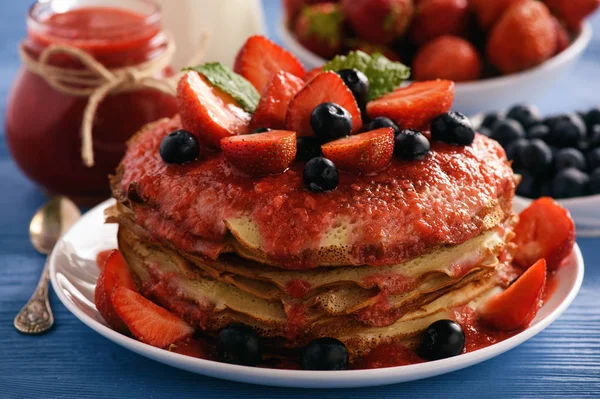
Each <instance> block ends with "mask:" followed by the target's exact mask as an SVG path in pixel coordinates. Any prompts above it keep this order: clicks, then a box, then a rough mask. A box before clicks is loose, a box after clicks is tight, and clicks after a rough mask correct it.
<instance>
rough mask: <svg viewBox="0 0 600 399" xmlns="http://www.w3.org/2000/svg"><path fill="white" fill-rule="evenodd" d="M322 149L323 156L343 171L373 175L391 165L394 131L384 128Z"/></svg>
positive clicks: (332, 143)
mask: <svg viewBox="0 0 600 399" xmlns="http://www.w3.org/2000/svg"><path fill="white" fill-rule="evenodd" d="M321 149H322V150H323V155H324V156H325V157H326V158H329V159H330V160H331V161H333V163H334V164H335V165H336V166H337V167H338V168H340V169H342V170H347V171H349V172H354V173H371V172H374V171H376V170H379V169H381V168H383V167H385V166H387V165H388V164H389V163H390V160H391V159H392V154H393V153H394V130H393V129H392V128H383V129H377V130H372V131H370V132H366V133H361V134H357V135H354V136H348V137H344V138H342V139H339V140H335V141H332V142H329V143H327V144H325V145H323V146H322V147H321Z"/></svg>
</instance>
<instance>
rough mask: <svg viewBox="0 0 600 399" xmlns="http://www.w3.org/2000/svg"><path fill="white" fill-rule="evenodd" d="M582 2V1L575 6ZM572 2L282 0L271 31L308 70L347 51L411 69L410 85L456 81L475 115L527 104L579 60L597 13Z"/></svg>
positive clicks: (458, 100) (461, 99) (458, 103)
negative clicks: (379, 56)
mask: <svg viewBox="0 0 600 399" xmlns="http://www.w3.org/2000/svg"><path fill="white" fill-rule="evenodd" d="M580 3H581V5H579V4H580ZM583 3H585V2H578V3H575V2H573V1H572V0H544V2H541V1H537V0H524V1H516V0H504V1H496V2H491V1H487V0H419V1H414V0H388V1H375V0H339V1H323V0H288V1H284V6H285V14H286V15H285V17H284V19H283V20H282V21H281V24H280V29H279V33H280V36H281V39H282V41H283V43H284V44H285V45H286V47H288V48H289V49H290V51H292V53H294V54H295V55H296V56H297V57H298V58H299V59H300V60H301V61H302V62H303V63H304V64H305V65H306V66H307V67H308V68H317V67H319V66H321V65H323V64H324V63H325V62H327V60H328V59H330V58H331V57H332V56H333V55H335V54H337V53H343V52H346V51H350V50H361V51H364V52H366V53H375V52H379V53H382V54H384V55H385V56H386V57H387V58H390V59H391V60H394V61H402V62H404V63H405V64H407V65H409V66H411V68H412V77H413V79H414V80H431V79H435V78H440V79H448V80H453V81H455V82H456V83H457V84H456V92H455V99H454V108H455V109H456V110H458V111H461V112H463V113H468V114H473V113H476V112H480V111H488V110H493V109H498V108H503V107H508V106H509V105H511V104H512V103H514V102H515V99H518V100H519V101H524V102H535V100H537V99H539V98H540V97H541V96H542V95H543V94H544V92H545V91H546V90H548V89H549V88H550V87H551V83H554V82H556V81H558V80H559V79H560V78H561V77H562V76H563V75H564V74H566V73H567V72H568V71H569V69H570V68H571V67H572V66H573V65H574V64H575V62H576V61H577V60H578V59H579V58H580V56H581V55H582V54H583V51H584V50H585V48H586V47H587V45H588V44H589V42H590V39H591V37H592V29H591V26H590V25H589V23H587V22H586V21H585V20H584V18H585V17H587V16H588V15H589V14H590V13H591V12H593V11H594V10H595V8H596V7H597V5H596V4H595V3H594V2H592V3H594V4H592V5H591V6H590V5H586V4H583Z"/></svg>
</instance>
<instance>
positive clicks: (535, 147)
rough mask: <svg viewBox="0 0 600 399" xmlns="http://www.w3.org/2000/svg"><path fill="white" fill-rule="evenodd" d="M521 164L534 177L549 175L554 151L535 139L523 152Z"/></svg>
mask: <svg viewBox="0 0 600 399" xmlns="http://www.w3.org/2000/svg"><path fill="white" fill-rule="evenodd" d="M521 162H522V163H523V166H524V167H525V168H526V169H527V171H528V172H529V173H531V174H532V175H534V176H538V175H542V174H544V173H548V171H549V168H550V167H551V165H552V150H551V149H550V147H549V146H548V144H546V143H544V142H543V141H542V140H540V139H534V140H531V141H530V142H529V144H528V145H527V146H526V147H524V148H523V149H522V151H521Z"/></svg>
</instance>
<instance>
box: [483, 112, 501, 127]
mask: <svg viewBox="0 0 600 399" xmlns="http://www.w3.org/2000/svg"><path fill="white" fill-rule="evenodd" d="M500 119H501V116H500V114H499V113H497V112H492V113H489V114H486V115H485V116H484V117H483V121H481V125H479V128H480V129H481V128H482V127H486V128H488V129H491V128H492V127H493V126H494V124H496V122H498V121H499V120H500Z"/></svg>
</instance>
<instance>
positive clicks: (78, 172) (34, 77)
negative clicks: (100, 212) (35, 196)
mask: <svg viewBox="0 0 600 399" xmlns="http://www.w3.org/2000/svg"><path fill="white" fill-rule="evenodd" d="M51 46H52V47H56V46H61V47H68V49H75V51H78V52H77V53H76V54H71V53H69V52H62V53H61V52H57V53H53V54H52V55H50V56H48V57H46V58H45V59H44V60H43V62H42V60H41V59H40V58H44V57H42V55H43V54H44V52H45V51H46V50H47V49H51V48H52V47H51ZM170 50H172V46H171V45H170V42H169V38H168V36H167V35H166V34H165V32H163V30H162V27H161V10H160V7H159V6H158V5H157V4H156V3H154V1H153V0H118V1H107V0H39V1H38V2H37V3H36V4H34V5H33V6H32V7H31V9H30V11H29V14H28V16H27V37H26V38H25V39H24V41H23V42H22V47H21V53H22V54H21V55H22V58H23V61H24V65H23V67H22V68H21V70H20V71H19V72H18V74H17V77H16V80H15V82H14V85H13V88H12V91H11V93H10V96H9V100H8V106H7V115H6V136H7V142H8V145H9V148H10V151H11V154H12V156H13V158H14V160H15V161H16V163H17V165H18V166H19V167H20V168H21V169H22V170H23V172H25V174H26V175H27V176H28V177H30V178H31V179H32V180H33V181H35V182H36V183H37V184H39V185H40V186H41V188H42V189H43V190H44V191H46V192H48V193H50V194H62V195H67V196H69V197H71V198H74V199H75V200H76V201H79V202H80V203H88V204H89V203H93V202H96V201H98V200H100V199H102V198H103V197H106V196H107V194H108V193H109V190H108V179H107V176H108V175H109V174H112V173H114V171H115V167H116V166H117V165H118V163H119V161H120V159H121V157H122V156H123V154H124V151H125V142H126V141H127V140H128V139H129V137H131V135H132V134H134V133H135V132H136V131H137V130H138V129H140V127H142V126H143V125H144V124H146V123H149V122H152V121H154V120H157V119H159V118H163V117H170V116H173V115H174V114H175V113H176V104H175V99H174V97H173V95H172V93H171V94H169V93H168V92H167V91H166V90H162V91H160V90H156V89H153V88H149V87H147V86H148V85H144V84H139V82H137V81H135V77H136V75H135V71H134V73H131V74H129V75H127V77H128V78H129V76H131V79H132V80H131V81H127V82H124V83H123V84H117V85H115V87H112V86H111V87H109V88H108V89H107V90H106V93H103V94H102V95H101V96H100V97H99V98H97V100H98V99H99V101H98V102H97V108H95V109H94V112H93V113H92V114H91V117H90V118H88V120H89V126H91V132H92V134H91V135H89V136H88V137H91V141H88V142H89V143H90V144H91V145H90V146H89V149H90V150H91V153H92V154H93V158H94V163H93V166H91V167H90V166H86V165H85V164H84V162H83V160H82V150H81V147H82V126H83V125H82V123H83V119H84V112H85V111H86V107H88V106H89V102H90V97H91V94H90V93H91V92H94V91H95V90H97V89H98V88H101V89H102V87H101V86H102V85H104V84H105V83H107V80H106V79H105V78H104V77H103V75H101V74H99V72H98V71H97V70H98V69H99V68H101V69H102V67H104V68H103V70H105V71H107V72H106V73H108V74H109V75H111V76H113V72H114V73H115V74H119V73H121V75H119V76H123V74H124V73H125V72H123V71H128V72H129V70H130V69H131V68H137V67H139V66H142V68H145V70H146V72H148V70H149V69H148V68H150V73H151V74H152V76H151V79H152V80H153V81H155V82H156V81H158V82H159V83H160V81H161V79H164V78H167V77H169V76H171V75H172V73H173V71H172V69H171V68H170V66H169V65H168V62H167V63H165V62H164V59H165V56H168V54H166V52H168V51H170ZM80 54H84V55H83V57H87V56H89V57H91V58H92V61H93V62H94V63H95V65H99V66H95V67H94V68H95V69H94V71H95V72H94V71H92V72H93V73H92V79H91V80H90V78H89V76H88V75H89V74H90V73H91V72H90V66H89V65H87V64H86V63H85V62H84V61H82V58H81V57H82V56H80ZM154 60H157V63H158V60H161V61H160V63H159V64H158V65H159V67H158V69H156V70H152V67H153V66H155V65H154V64H153V61H154ZM167 61H168V60H167ZM32 65H33V66H32ZM40 65H42V67H43V68H42V69H43V70H42V72H40V70H39V69H40ZM52 68H56V69H52ZM57 71H58V72H57ZM65 71H66V75H67V76H66V77H65V76H62V75H65ZM57 73H61V74H62V75H61V79H62V81H61V82H60V86H57V84H52V83H53V79H52V78H53V77H55V76H56V74H57ZM78 73H85V74H87V75H86V76H87V78H86V79H87V80H81V81H80V80H78V79H79V75H78ZM95 74H98V77H97V79H96V77H95V76H96V75H95ZM82 76H83V75H82ZM64 81H68V82H67V83H64ZM63 86H66V88H64V87H63ZM82 90H83V92H84V93H86V90H87V91H88V92H90V93H87V94H83V95H82V94H81V92H82Z"/></svg>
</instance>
